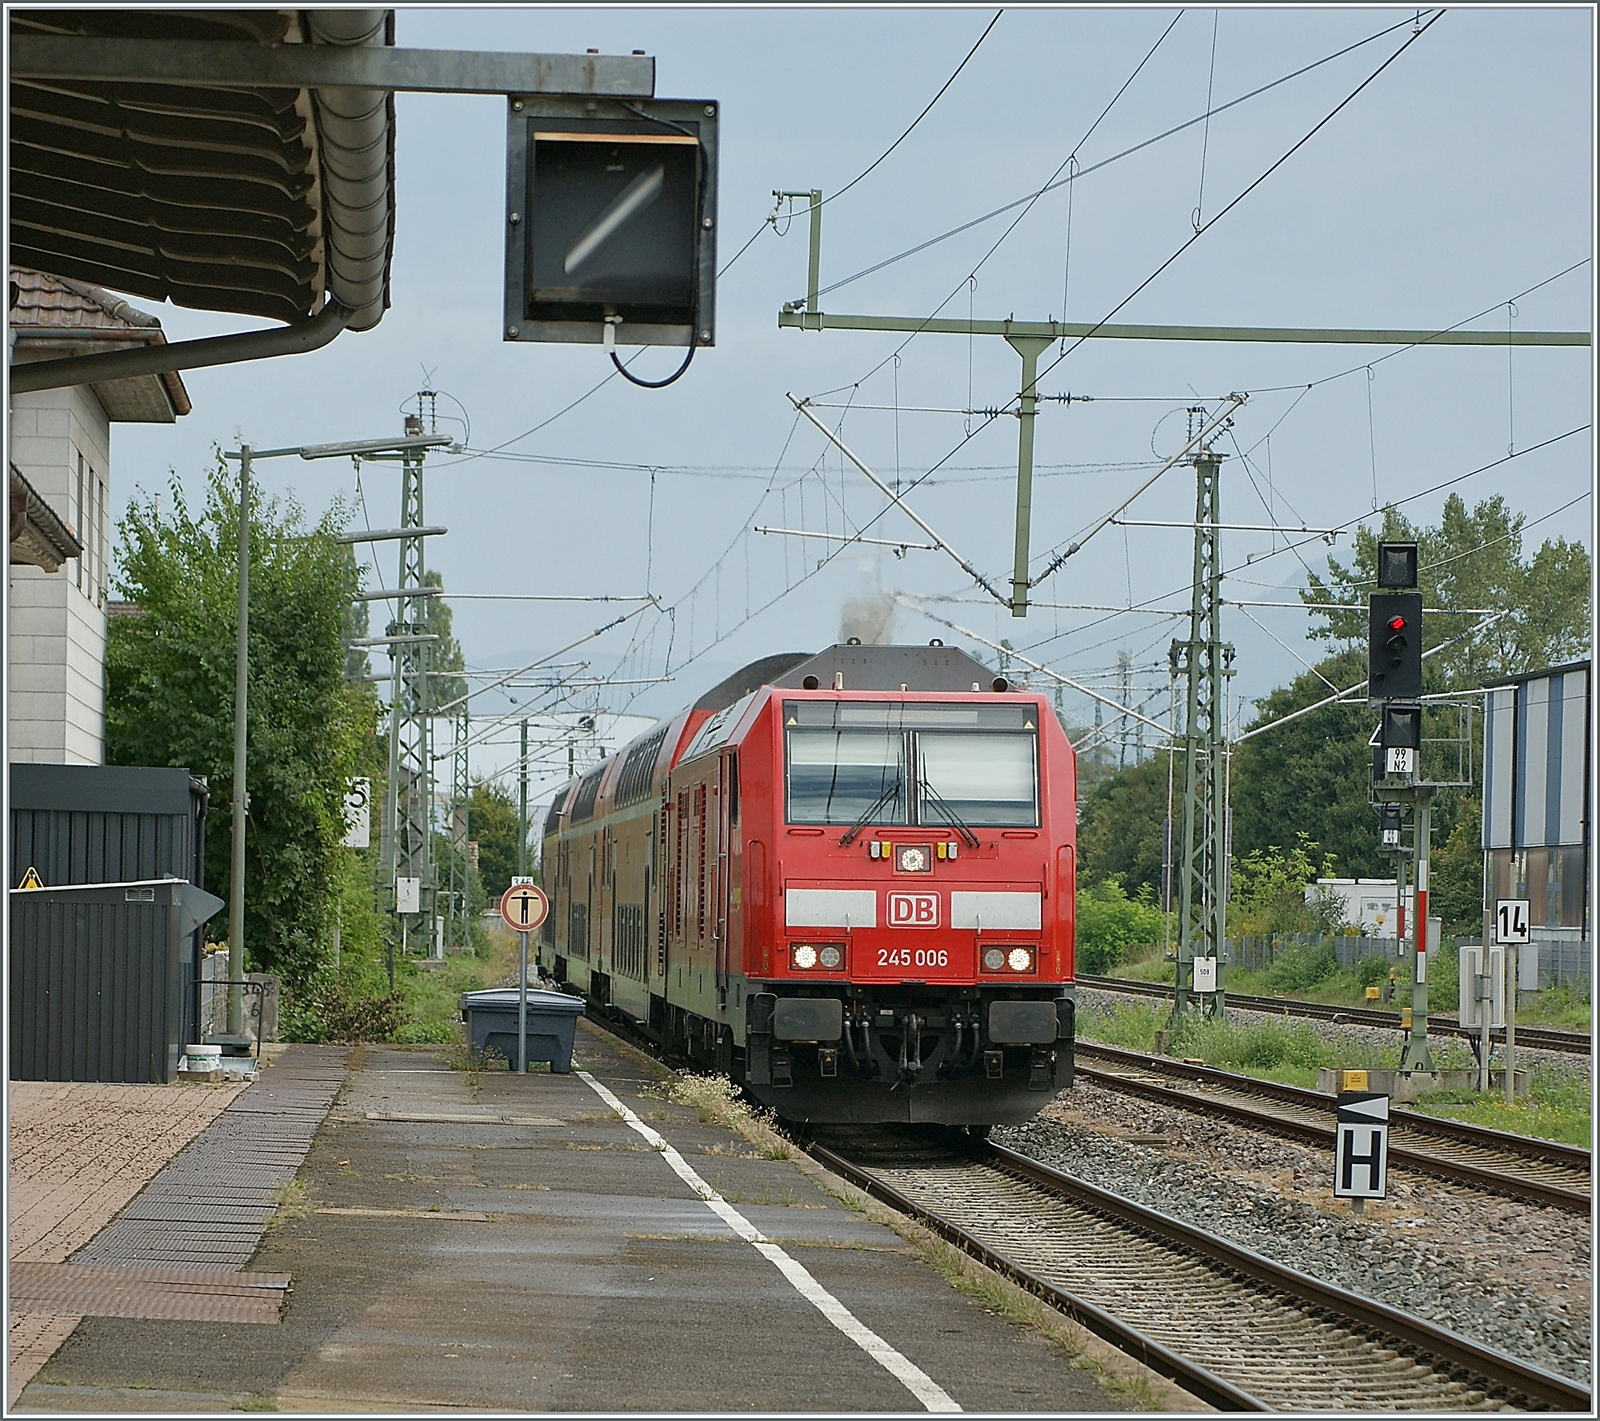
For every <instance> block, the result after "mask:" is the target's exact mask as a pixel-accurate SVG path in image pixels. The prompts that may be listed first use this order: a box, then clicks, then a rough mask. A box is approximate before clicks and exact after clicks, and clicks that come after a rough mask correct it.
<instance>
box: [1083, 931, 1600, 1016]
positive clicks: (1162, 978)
mask: <svg viewBox="0 0 1600 1421" xmlns="http://www.w3.org/2000/svg"><path fill="white" fill-rule="evenodd" d="M1143 952H1144V955H1143V956H1142V957H1140V958H1138V959H1136V960H1134V961H1130V962H1124V963H1122V964H1121V965H1120V966H1118V967H1116V968H1114V969H1113V970H1112V974H1111V975H1113V976H1117V977H1122V978H1125V979H1127V980H1128V981H1132V982H1163V983H1165V984H1167V985H1168V986H1171V984H1172V979H1173V971H1174V966H1173V964H1172V963H1171V962H1168V961H1165V960H1164V959H1163V957H1162V947H1161V944H1159V943H1157V944H1155V945H1154V946H1152V947H1149V948H1146V949H1143ZM1456 960H1457V959H1456V952H1455V948H1454V947H1452V946H1451V945H1450V944H1449V943H1446V944H1445V946H1444V949H1443V951H1442V952H1441V953H1440V961H1438V962H1437V963H1434V964H1433V970H1431V971H1430V972H1429V974H1428V975H1429V982H1430V988H1429V992H1428V1007H1429V1010H1430V1011H1435V1012H1440V1013H1442V1014H1445V1015H1453V1014H1454V1013H1455V1011H1456V1007H1457V1000H1456V998H1457V990H1458V985H1459V984H1458V980H1457V970H1458V969H1457V966H1456ZM1278 965H1279V964H1274V967H1276V966H1278ZM1285 965H1287V964H1285ZM1394 965H1395V966H1397V967H1398V966H1400V964H1394ZM1369 971H1373V972H1374V973H1375V974H1376V969H1369ZM1382 976H1387V973H1384V974H1382ZM1382 976H1380V977H1379V979H1378V982H1377V985H1382ZM1399 977H1400V982H1399V988H1400V990H1399V991H1397V992H1396V993H1395V994H1394V995H1393V997H1392V999H1391V1000H1390V1001H1388V1002H1384V1001H1381V1000H1380V1001H1376V1002H1369V1001H1368V1000H1367V982H1366V981H1364V980H1363V979H1362V977H1361V975H1360V973H1358V972H1355V971H1344V970H1342V969H1341V970H1339V971H1337V972H1334V973H1333V974H1332V975H1331V976H1328V977H1324V978H1323V979H1322V980H1321V981H1319V982H1316V983H1314V984H1313V985H1311V986H1308V987H1300V988H1298V989H1296V988H1292V987H1286V986H1285V983H1284V981H1283V973H1282V972H1281V971H1280V972H1275V971H1274V970H1273V968H1271V967H1269V968H1266V969H1264V970H1262V971H1259V972H1252V971H1249V970H1247V969H1246V968H1243V967H1236V966H1230V967H1228V968H1227V977H1226V981H1225V985H1226V987H1227V989H1228V990H1229V991H1230V992H1236V993H1238V994H1239V995H1240V996H1244V997H1288V998H1292V999H1296V1000H1299V1001H1306V1002H1320V1003H1322V1004H1324V1005H1326V1006H1336V1007H1369V1008H1374V1009H1376V1010H1379V1011H1384V1010H1388V1011H1393V1012H1395V1013H1397V1014H1398V1012H1399V1011H1400V1009H1401V1007H1403V1006H1409V1005H1410V1001H1411V998H1410V983H1409V980H1408V979H1406V977H1405V969H1404V968H1401V970H1400V972H1399ZM1592 1017H1593V1005H1592V1003H1591V1001H1590V999H1589V998H1588V997H1587V996H1583V995H1581V994H1579V993H1577V992H1574V991H1573V989H1572V987H1571V985H1570V984H1563V985H1562V986H1559V987H1547V988H1545V989H1544V990H1543V991H1539V992H1524V993H1523V994H1522V995H1521V997H1520V999H1519V1001H1518V1004H1517V1020H1518V1021H1520V1022H1523V1023H1524V1024H1525V1025H1528V1026H1551V1027H1562V1028H1565V1029H1567V1030H1569V1031H1588V1030H1589V1029H1590V1026H1591V1021H1592Z"/></svg>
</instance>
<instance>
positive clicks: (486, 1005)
mask: <svg viewBox="0 0 1600 1421" xmlns="http://www.w3.org/2000/svg"><path fill="white" fill-rule="evenodd" d="M518 996H519V993H518V992H517V989H516V988H515V987H495V988H492V989H491V990H489V991H486V992H463V993H462V994H461V1019H462V1020H463V1021H464V1022H466V1024H467V1040H468V1041H469V1042H471V1044H472V1051H473V1054H474V1055H477V1056H481V1055H483V1053H484V1052H485V1051H489V1050H494V1051H498V1052H499V1053H500V1054H501V1055H502V1056H504V1057H505V1058H506V1060H508V1061H509V1062H511V1065H512V1068H513V1069H515V1068H516V1064H517V999H518ZM582 1015H583V1000H582V999H581V998H580V997H569V996H568V995H567V994H566V993H565V992H545V991H536V990H535V989H533V988H531V987H530V988H529V989H528V1060H530V1061H548V1062H549V1063H550V1069H551V1070H552V1071H554V1072H555V1073H556V1074H557V1075H565V1074H566V1073H567V1072H568V1071H570V1070H571V1069H572V1037H573V1033H574V1032H576V1030H577V1029H578V1018H579V1017H580V1016H582Z"/></svg>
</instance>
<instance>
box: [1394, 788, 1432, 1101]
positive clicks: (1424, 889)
mask: <svg viewBox="0 0 1600 1421" xmlns="http://www.w3.org/2000/svg"><path fill="white" fill-rule="evenodd" d="M1416 794H1417V798H1416V820H1415V823H1416V840H1415V846H1416V855H1417V868H1416V874H1415V879H1416V882H1415V885H1414V887H1413V889H1412V904H1413V906H1412V912H1411V933H1412V940H1413V941H1414V942H1415V943H1416V951H1415V953H1414V954H1413V955H1412V961H1413V962H1414V963H1415V964H1416V968H1415V971H1414V972H1413V974H1412V978H1411V1034H1410V1036H1409V1037H1407V1038H1406V1044H1405V1050H1404V1051H1403V1052H1402V1053H1401V1055H1400V1069H1401V1070H1402V1071H1432V1070H1434V1069H1435V1067H1434V1064H1433V1054H1432V1052H1430V1051H1429V1050H1428V840H1429V838H1430V837H1431V835H1432V824H1431V822H1430V820H1431V814H1432V809H1433V789H1432V787H1431V786H1428V785H1418V786H1417V787H1416Z"/></svg>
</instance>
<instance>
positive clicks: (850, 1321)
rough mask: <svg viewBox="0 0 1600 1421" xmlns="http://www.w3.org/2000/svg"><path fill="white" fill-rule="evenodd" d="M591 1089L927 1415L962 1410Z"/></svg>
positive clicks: (680, 1160)
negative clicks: (922, 1407) (928, 1413)
mask: <svg viewBox="0 0 1600 1421" xmlns="http://www.w3.org/2000/svg"><path fill="white" fill-rule="evenodd" d="M576 1074H577V1075H579V1076H581V1077H582V1078H583V1079H584V1080H585V1081H586V1082H587V1083H588V1085H589V1087H590V1089H591V1090H593V1091H594V1092H595V1094H596V1095H598V1096H599V1097H600V1099H601V1100H603V1101H605V1103H606V1104H607V1105H609V1106H610V1107H611V1108H612V1109H613V1110H615V1111H616V1112H617V1114H618V1115H620V1116H621V1117H622V1118H623V1120H625V1121H626V1122H627V1124H628V1126H629V1128H630V1129H632V1130H635V1131H637V1132H638V1133H639V1134H640V1135H642V1136H643V1137H644V1139H645V1141H646V1142H647V1143H648V1144H649V1145H650V1147H651V1148H652V1149H654V1150H655V1151H656V1152H657V1153H659V1154H660V1155H661V1157H662V1158H663V1159H665V1160H666V1162H667V1163H668V1164H669V1165H671V1166H672V1170H673V1173H675V1174H676V1175H677V1176H678V1178H679V1179H681V1180H682V1181H683V1182H684V1183H685V1184H687V1185H688V1186H689V1188H691V1189H692V1190H694V1192H695V1193H696V1194H698V1195H699V1196H700V1199H701V1201H702V1202H703V1203H704V1204H705V1206H706V1207H707V1208H708V1209H710V1210H711V1212H712V1213H713V1214H715V1215H716V1216H717V1217H718V1218H719V1219H721V1220H722V1221H723V1223H725V1224H727V1226H728V1227H729V1228H730V1229H732V1230H733V1231H734V1232H735V1233H736V1234H738V1235H739V1237H740V1238H742V1239H743V1240H744V1241H745V1242H746V1243H748V1244H750V1245H751V1246H752V1247H754V1249H755V1250H756V1252H757V1253H759V1254H760V1255H761V1256H762V1257H763V1258H765V1259H766V1260H767V1262H769V1263H770V1264H772V1266H773V1267H774V1268H776V1269H777V1270H778V1271H779V1272H780V1273H782V1274H783V1276H784V1277H785V1278H787V1279H788V1280H789V1282H790V1283H791V1284H792V1285H793V1287H794V1290H795V1291H796V1292H797V1293H799V1294H800V1296H801V1297H803V1298H804V1299H805V1300H806V1301H807V1302H808V1303H810V1304H811V1305H812V1307H814V1308H816V1310H817V1311H818V1312H820V1313H821V1314H822V1315H823V1316H824V1317H825V1318H827V1319H828V1321H829V1322H831V1323H832V1324H833V1325H834V1326H835V1327H837V1328H838V1329H839V1331H840V1332H842V1333H844V1335H845V1336H846V1337H848V1338H849V1339H850V1340H851V1341H852V1342H854V1343H855V1344H856V1346H857V1347H859V1348H860V1349H861V1350H862V1351H863V1352H865V1353H866V1354H867V1356H869V1357H871V1358H872V1360H873V1361H874V1362H876V1363H877V1364H878V1365H879V1366H880V1367H882V1368H883V1369H884V1370H885V1371H886V1372H888V1373H889V1374H890V1375H891V1376H893V1377H894V1378H895V1379H896V1380H897V1381H899V1382H900V1383H901V1384H902V1385H903V1386H904V1387H905V1388H906V1390H907V1391H909V1392H910V1393H911V1394H912V1395H913V1396H914V1397H916V1399H917V1400H918V1401H920V1402H921V1403H922V1405H923V1406H924V1407H925V1408H926V1409H927V1410H929V1411H960V1410H961V1407H960V1406H958V1405H957V1404H956V1402H955V1401H954V1400H952V1399H951V1397H950V1395H949V1394H948V1393H947V1392H946V1391H945V1390H944V1388H943V1387H941V1386H940V1385H939V1384H938V1383H937V1382H936V1381H934V1380H933V1378H932V1377H930V1376H929V1375H928V1374H927V1373H926V1372H924V1371H923V1370H922V1368H921V1367H919V1366H917V1365H916V1363H915V1362H912V1361H910V1360H909V1359H907V1358H906V1357H904V1356H902V1355H901V1354H900V1353H899V1352H897V1351H895V1349H894V1348H893V1347H891V1346H890V1345H889V1344H888V1343H887V1342H885V1341H884V1340H883V1338H881V1337H879V1336H878V1334H877V1333H876V1332H874V1331H873V1330H872V1329H871V1328H870V1327H868V1326H866V1324H865V1323H863V1322H862V1321H861V1320H860V1318H858V1317H857V1316H856V1315H855V1314H854V1313H853V1312H851V1311H850V1309H849V1308H847V1307H846V1306H845V1305H844V1304H843V1303H841V1302H840V1301H839V1300H838V1298H836V1297H834V1295H833V1294H832V1293H830V1292H829V1291H828V1290H827V1289H826V1288H824V1287H823V1286H822V1284H821V1283H819V1282H817V1280H816V1279H815V1278H813V1277H812V1276H811V1274H810V1272H809V1271H808V1270H807V1269H806V1267H805V1265H804V1264H802V1263H797V1262H796V1261H795V1260H794V1259H793V1258H791V1257H790V1256H789V1255H788V1254H787V1253H785V1252H784V1251H783V1249H782V1248H781V1247H779V1246H778V1245H777V1244H775V1243H773V1242H772V1241H771V1240H770V1239H768V1238H767V1237H766V1235H765V1234H763V1233H762V1232H761V1230H760V1229H758V1228H757V1227H756V1226H755V1225H754V1224H752V1223H751V1222H750V1220H749V1219H747V1218H745V1216H744V1215H743V1214H741V1213H740V1212H739V1211H738V1210H737V1209H735V1208H734V1207H733V1205H732V1204H730V1203H729V1202H728V1201H727V1200H726V1199H724V1198H723V1197H722V1196H721V1195H720V1194H718V1193H717V1191H716V1190H715V1189H713V1188H712V1187H711V1186H710V1185H709V1184H707V1183H706V1182H705V1180H704V1179H702V1178H701V1177H700V1175H699V1174H698V1173H697V1172H696V1171H695V1169H694V1167H693V1166H692V1165H691V1164H690V1163H689V1162H688V1161H687V1160H686V1159H684V1157H683V1156H682V1155H680V1154H679V1153H678V1152H677V1150H675V1149H673V1147H672V1146H671V1145H670V1144H668V1143H667V1141H666V1140H665V1139H663V1138H662V1136H661V1135H660V1134H659V1133H658V1132H657V1131H655V1130H652V1129H651V1128H650V1126H648V1125H646V1124H645V1123H644V1121H643V1120H641V1119H640V1118H639V1117H638V1116H637V1115H635V1114H634V1113H633V1111H631V1110H629V1109H628V1107H627V1106H626V1105H624V1104H623V1103H622V1102H621V1101H620V1100H618V1099H617V1097H616V1096H615V1095H613V1094H612V1093H611V1091H610V1090H608V1089H607V1088H606V1087H605V1086H604V1085H602V1084H601V1083H600V1082H599V1081H597V1080H596V1079H595V1078H594V1077H593V1076H591V1075H590V1074H589V1073H588V1072H587V1071H578V1072H576Z"/></svg>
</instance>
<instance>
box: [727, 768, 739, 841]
mask: <svg viewBox="0 0 1600 1421" xmlns="http://www.w3.org/2000/svg"><path fill="white" fill-rule="evenodd" d="M727 773H728V823H729V824H737V823H738V822H739V753H738V751H733V752H731V753H730V754H729V755H728V760H727Z"/></svg>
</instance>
